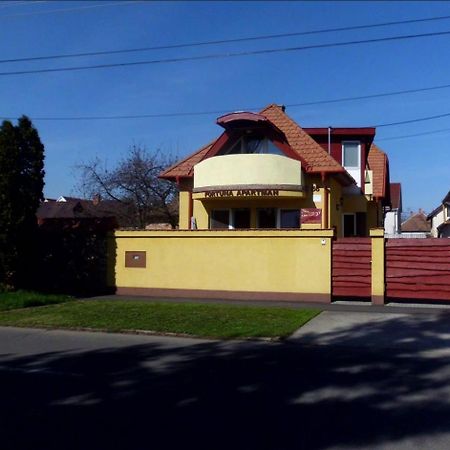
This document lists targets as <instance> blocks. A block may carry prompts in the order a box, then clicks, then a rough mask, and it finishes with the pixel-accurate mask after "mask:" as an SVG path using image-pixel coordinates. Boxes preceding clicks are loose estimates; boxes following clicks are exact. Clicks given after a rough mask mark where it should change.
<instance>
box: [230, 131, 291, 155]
mask: <svg viewBox="0 0 450 450" xmlns="http://www.w3.org/2000/svg"><path fill="white" fill-rule="evenodd" d="M261 153H264V154H271V155H284V153H283V152H282V151H281V150H280V149H279V148H278V147H277V146H276V145H275V144H274V143H273V142H272V141H271V140H269V139H267V138H264V137H259V136H254V135H253V136H243V137H241V138H240V139H239V140H238V141H237V142H236V143H235V144H234V145H233V146H232V147H231V148H229V149H225V151H223V152H222V153H221V154H222V155H236V154H261Z"/></svg>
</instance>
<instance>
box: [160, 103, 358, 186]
mask: <svg viewBox="0 0 450 450" xmlns="http://www.w3.org/2000/svg"><path fill="white" fill-rule="evenodd" d="M259 115H261V116H264V117H265V118H267V119H268V120H269V121H270V122H271V123H272V124H273V125H275V127H277V128H278V129H279V130H280V131H281V132H282V133H283V134H284V136H285V137H286V140H287V143H288V145H289V146H290V147H291V148H292V150H293V151H294V152H295V153H297V155H298V157H299V159H301V161H302V168H303V170H305V171H306V172H310V173H322V172H324V173H340V174H342V175H343V176H345V177H346V179H347V182H348V183H351V182H352V181H353V179H352V178H351V177H350V175H348V174H347V172H346V170H345V169H344V168H343V167H342V166H341V165H340V164H339V163H338V162H337V161H336V160H335V159H334V158H333V157H332V156H331V155H329V154H328V153H327V152H326V151H325V150H324V149H323V148H322V147H321V146H320V145H319V144H318V143H317V142H316V141H314V139H313V138H312V137H310V136H309V135H308V134H307V133H306V132H305V131H303V129H302V128H301V127H300V126H299V125H298V124H297V123H295V122H294V120H292V119H291V118H290V117H289V116H288V115H287V114H286V113H285V112H284V110H283V108H282V107H280V106H278V105H275V104H272V105H269V106H267V107H266V108H264V109H263V110H262V111H260V112H259ZM215 142H216V140H214V141H213V142H211V143H209V144H208V145H206V146H204V147H202V148H201V149H200V150H198V151H197V152H195V153H194V154H192V155H190V156H188V157H187V158H185V159H184V160H182V161H180V162H178V163H177V164H175V165H173V166H172V167H169V168H168V169H167V170H166V171H164V172H163V173H162V174H161V175H160V177H161V178H168V179H176V178H178V177H180V178H183V177H191V176H193V167H194V165H195V164H197V163H199V162H200V161H202V160H203V159H204V158H205V157H206V155H207V153H208V150H209V149H210V148H211V147H212V146H213V144H214V143H215Z"/></svg>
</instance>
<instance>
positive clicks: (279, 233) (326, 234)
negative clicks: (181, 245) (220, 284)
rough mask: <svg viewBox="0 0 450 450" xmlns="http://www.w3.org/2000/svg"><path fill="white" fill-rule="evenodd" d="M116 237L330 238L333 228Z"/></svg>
mask: <svg viewBox="0 0 450 450" xmlns="http://www.w3.org/2000/svg"><path fill="white" fill-rule="evenodd" d="M113 237H115V238H215V237H221V238H233V237H234V238H328V239H332V238H333V237H334V230H333V229H326V230H322V229H320V230H297V229H285V230H157V231H154V230H149V231H145V230H126V231H115V232H114V234H113Z"/></svg>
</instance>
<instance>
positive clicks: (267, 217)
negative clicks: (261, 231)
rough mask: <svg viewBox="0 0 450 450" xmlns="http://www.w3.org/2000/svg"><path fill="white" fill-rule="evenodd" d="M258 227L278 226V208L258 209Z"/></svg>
mask: <svg viewBox="0 0 450 450" xmlns="http://www.w3.org/2000/svg"><path fill="white" fill-rule="evenodd" d="M258 228H277V210H276V208H261V209H258Z"/></svg>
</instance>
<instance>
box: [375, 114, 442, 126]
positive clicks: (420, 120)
mask: <svg viewBox="0 0 450 450" xmlns="http://www.w3.org/2000/svg"><path fill="white" fill-rule="evenodd" d="M443 117H450V113H444V114H438V115H436V116H427V117H421V118H419V119H410V120H402V121H401V122H390V123H382V124H378V125H370V126H371V127H374V128H383V127H392V126H394V125H406V124H410V123H416V122H424V121H426V120H434V119H441V118H443Z"/></svg>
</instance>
